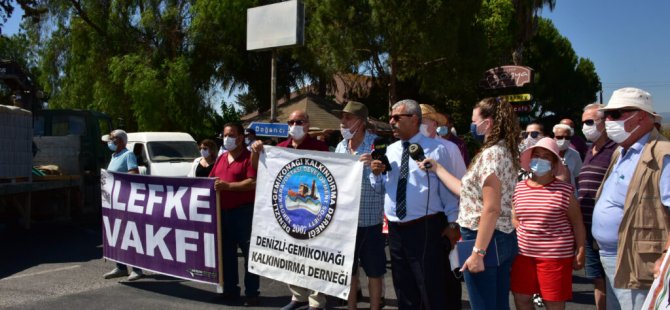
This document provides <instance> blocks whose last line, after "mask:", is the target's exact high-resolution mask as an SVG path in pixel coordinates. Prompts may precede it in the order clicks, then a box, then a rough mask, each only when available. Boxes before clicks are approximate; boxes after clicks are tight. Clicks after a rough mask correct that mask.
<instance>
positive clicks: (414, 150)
mask: <svg viewBox="0 0 670 310" xmlns="http://www.w3.org/2000/svg"><path fill="white" fill-rule="evenodd" d="M408 151H409V157H412V159H414V160H416V161H424V160H426V155H424V154H423V148H422V147H421V145H418V144H416V143H412V144H410V145H409V149H408ZM424 166H425V167H426V168H427V169H430V168H431V167H433V165H431V164H430V163H426V164H425V165H424Z"/></svg>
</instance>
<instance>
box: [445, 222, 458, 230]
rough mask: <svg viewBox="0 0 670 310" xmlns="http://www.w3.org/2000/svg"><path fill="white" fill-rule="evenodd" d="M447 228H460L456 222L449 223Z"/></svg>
mask: <svg viewBox="0 0 670 310" xmlns="http://www.w3.org/2000/svg"><path fill="white" fill-rule="evenodd" d="M447 227H449V228H450V229H458V228H459V227H460V226H459V225H458V223H456V222H449V223H448V224H447Z"/></svg>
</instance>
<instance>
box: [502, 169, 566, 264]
mask: <svg viewBox="0 0 670 310" xmlns="http://www.w3.org/2000/svg"><path fill="white" fill-rule="evenodd" d="M574 191H575V190H574V187H573V186H572V185H571V184H570V183H567V182H563V181H561V180H558V179H554V181H552V182H550V183H549V184H545V185H544V186H539V187H533V186H530V185H529V184H528V180H526V181H522V182H519V183H517V185H516V188H515V189H514V196H513V197H512V203H513V206H514V214H516V216H517V218H518V220H519V227H518V228H517V230H516V231H517V237H518V240H519V254H521V255H524V256H528V257H539V258H568V257H573V256H574V254H575V250H574V243H575V236H574V232H573V230H572V225H571V224H570V220H569V219H568V207H569V206H570V196H572V195H573V193H574Z"/></svg>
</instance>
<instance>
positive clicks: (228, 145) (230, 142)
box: [223, 137, 237, 152]
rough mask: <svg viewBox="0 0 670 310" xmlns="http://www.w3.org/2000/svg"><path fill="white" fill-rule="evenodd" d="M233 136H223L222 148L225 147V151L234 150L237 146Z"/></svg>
mask: <svg viewBox="0 0 670 310" xmlns="http://www.w3.org/2000/svg"><path fill="white" fill-rule="evenodd" d="M235 140H237V139H235V138H233V137H224V138H223V148H224V149H226V151H228V152H230V151H232V150H234V149H235V148H236V147H237V143H235Z"/></svg>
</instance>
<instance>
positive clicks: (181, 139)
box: [127, 132, 200, 177]
mask: <svg viewBox="0 0 670 310" xmlns="http://www.w3.org/2000/svg"><path fill="white" fill-rule="evenodd" d="M127 147H128V149H129V150H131V151H132V152H133V153H135V156H136V157H137V165H138V166H139V170H140V174H147V175H156V176H167V177H185V176H186V175H187V174H188V172H189V171H190V170H191V166H192V164H193V161H194V160H195V159H196V158H198V157H200V151H199V150H198V143H197V142H195V139H193V137H191V135H189V134H187V133H185V132H132V133H128V145H127Z"/></svg>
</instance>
